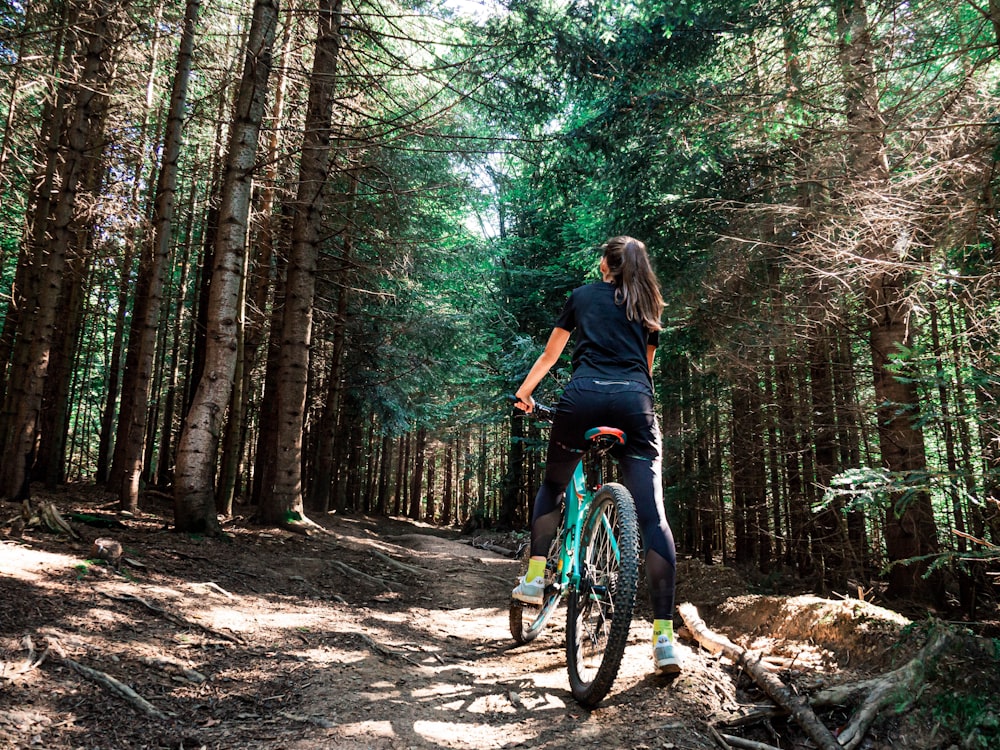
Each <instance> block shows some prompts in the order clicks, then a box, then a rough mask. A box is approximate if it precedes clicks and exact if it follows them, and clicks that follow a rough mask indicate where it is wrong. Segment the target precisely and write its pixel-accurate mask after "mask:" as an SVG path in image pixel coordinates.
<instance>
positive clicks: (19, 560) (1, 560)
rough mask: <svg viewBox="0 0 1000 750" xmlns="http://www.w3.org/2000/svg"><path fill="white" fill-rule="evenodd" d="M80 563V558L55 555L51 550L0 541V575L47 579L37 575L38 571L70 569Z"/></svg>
mask: <svg viewBox="0 0 1000 750" xmlns="http://www.w3.org/2000/svg"><path fill="white" fill-rule="evenodd" d="M79 564H80V558H78V557H70V556H69V555H56V554H52V553H51V552H42V551H40V550H35V549H31V548H29V547H25V546H23V545H21V544H17V543H16V542H8V541H0V575H4V576H10V577H12V578H21V579H23V580H26V581H39V580H48V578H49V576H44V577H43V576H39V575H38V571H40V570H42V569H45V570H47V571H49V572H51V571H52V569H53V568H67V569H71V568H73V567H75V566H76V565H79Z"/></svg>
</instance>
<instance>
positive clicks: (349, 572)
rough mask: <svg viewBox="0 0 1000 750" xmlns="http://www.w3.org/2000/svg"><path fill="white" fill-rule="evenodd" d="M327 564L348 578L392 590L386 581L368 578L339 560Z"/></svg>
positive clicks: (329, 561) (372, 577) (368, 576)
mask: <svg viewBox="0 0 1000 750" xmlns="http://www.w3.org/2000/svg"><path fill="white" fill-rule="evenodd" d="M327 562H328V563H329V564H330V565H332V566H333V567H335V568H336V569H337V570H339V571H340V572H341V573H343V574H344V575H346V576H348V577H351V578H356V579H358V580H362V581H368V582H369V583H370V584H372V585H373V586H377V587H379V588H382V589H391V588H392V587H391V586H390V585H389V584H388V583H387V582H386V581H384V580H382V579H381V578H376V577H375V576H370V575H368V574H367V573H363V572H362V571H360V570H358V569H357V568H352V567H351V566H350V565H348V564H347V563H343V562H341V561H340V560H328V561H327Z"/></svg>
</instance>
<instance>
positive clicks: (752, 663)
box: [677, 603, 843, 750]
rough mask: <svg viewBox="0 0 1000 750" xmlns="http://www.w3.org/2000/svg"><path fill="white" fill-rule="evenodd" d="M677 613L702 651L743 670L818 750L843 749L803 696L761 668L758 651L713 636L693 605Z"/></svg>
mask: <svg viewBox="0 0 1000 750" xmlns="http://www.w3.org/2000/svg"><path fill="white" fill-rule="evenodd" d="M677 611H678V612H679V613H680V615H681V617H683V618H684V623H685V624H686V625H687V626H688V629H689V630H690V631H691V633H692V635H693V636H694V639H695V640H696V641H697V642H698V643H699V645H701V646H702V648H704V649H706V650H707V651H709V652H711V653H713V654H718V653H720V652H721V653H723V654H725V655H726V656H727V657H728V658H729V659H731V660H732V661H733V662H735V663H736V664H737V665H738V666H740V667H742V668H743V669H744V670H746V672H747V674H749V675H750V676H751V677H752V678H753V680H754V682H756V683H757V684H758V685H759V686H760V687H761V689H762V690H763V691H764V692H765V693H767V696H768V697H769V698H770V699H771V700H773V701H774V702H775V703H776V704H778V705H779V706H781V708H783V709H785V710H786V711H788V713H789V714H791V716H792V718H793V719H795V721H796V723H797V724H798V725H799V726H800V727H801V728H802V731H804V732H805V733H806V735H807V736H808V737H809V739H811V740H812V741H813V742H814V743H816V746H817V747H819V748H820V750H843V748H842V747H841V745H840V743H839V742H837V738H836V737H834V736H833V733H832V732H831V731H830V730H829V729H827V727H826V725H825V724H823V722H821V721H820V720H819V717H818V716H816V714H815V713H814V712H813V710H812V708H811V707H810V706H809V702H808V701H807V700H806V699H805V697H803V696H801V695H796V694H795V693H794V692H792V690H791V689H790V688H789V687H788V686H787V685H785V683H783V682H782V681H781V680H780V679H778V678H777V677H776V676H775V675H774V674H772V673H771V672H769V671H768V670H767V669H766V668H765V667H764V665H763V656H762V655H761V654H760V653H759V652H756V651H750V650H747V649H745V648H743V647H742V646H737V645H736V644H735V643H733V642H732V641H730V640H729V639H728V638H726V637H725V636H724V635H720V634H718V633H713V632H712V631H711V630H709V629H708V626H707V625H706V624H705V622H704V621H703V620H702V619H701V617H700V616H699V615H698V609H697V608H696V607H695V606H694V605H693V604H687V603H685V604H681V605H680V606H679V607H678V608H677Z"/></svg>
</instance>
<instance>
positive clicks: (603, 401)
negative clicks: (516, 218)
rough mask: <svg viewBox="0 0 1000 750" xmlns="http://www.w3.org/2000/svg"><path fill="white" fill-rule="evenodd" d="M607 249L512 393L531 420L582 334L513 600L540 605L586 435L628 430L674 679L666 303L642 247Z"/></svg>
mask: <svg viewBox="0 0 1000 750" xmlns="http://www.w3.org/2000/svg"><path fill="white" fill-rule="evenodd" d="M603 250H604V256H603V257H602V258H601V266H600V269H601V276H602V281H598V282H595V283H593V284H587V285H586V286H582V287H579V288H578V289H575V290H573V292H572V294H570V297H569V299H568V300H567V301H566V304H565V306H564V307H563V311H562V313H561V314H560V316H559V319H558V320H557V321H556V325H555V328H554V329H553V330H552V334H551V335H550V336H549V341H548V343H547V344H546V346H545V351H543V352H542V354H541V356H539V357H538V360H537V361H536V362H535V364H534V365H533V366H532V368H531V370H530V371H529V372H528V375H527V377H526V378H525V379H524V382H523V383H522V384H521V387H520V388H518V389H517V392H516V394H515V395H516V396H517V399H518V403H517V406H518V408H519V409H522V410H523V411H525V412H529V413H530V412H531V411H532V410H533V409H534V406H535V401H534V399H533V398H532V396H531V394H532V393H533V392H534V390H535V388H536V386H537V385H538V383H539V382H540V381H541V380H542V378H544V377H545V375H546V374H547V373H548V371H549V370H550V369H551V368H552V366H553V365H554V364H555V363H556V362H557V361H558V359H559V356H560V355H561V354H562V351H563V349H564V348H565V346H566V343H567V342H568V341H569V337H570V334H571V333H573V331H576V348H575V349H574V350H573V377H572V378H571V380H570V382H569V384H568V385H567V386H566V389H565V391H564V392H563V395H562V398H561V399H560V401H559V405H558V406H557V407H556V415H555V420H554V422H553V424H552V432H551V435H550V436H549V447H548V453H547V457H546V463H545V479H544V481H543V482H542V486H541V487H540V488H539V490H538V495H537V496H536V497H535V507H534V512H533V514H532V519H531V559H530V560H529V562H528V571H527V573H525V575H524V577H523V578H521V579H520V582H519V583H518V585H517V586H516V587H515V588H514V591H513V592H512V593H511V595H512V597H513V598H514V599H517V600H519V601H522V602H526V603H528V604H535V605H538V604H541V602H542V593H543V590H544V588H545V580H544V576H545V558H546V554H547V553H548V549H549V545H550V544H551V542H552V538H553V536H554V535H555V532H556V529H557V527H558V525H559V519H560V516H561V513H562V510H561V505H562V502H563V498H564V497H565V492H566V487H567V486H568V485H569V481H570V478H571V477H572V475H573V471H574V469H575V468H576V465H577V463H578V462H579V460H580V456H581V454H582V453H583V451H584V450H585V449H586V447H587V446H586V439H585V438H584V432H585V431H586V430H588V429H589V428H591V427H595V426H597V425H604V426H609V427H617V428H619V429H621V430H624V431H625V434H626V437H627V439H626V443H625V445H624V446H620V447H619V448H616V449H615V451H616V453H615V457H616V458H617V459H618V462H619V465H620V466H621V469H622V476H623V479H624V481H625V485H626V486H627V487H628V489H629V491H630V492H631V493H632V497H633V498H634V499H635V506H636V511H637V513H638V516H639V527H640V530H641V531H642V539H643V547H644V549H645V555H646V572H647V576H648V580H649V591H650V598H651V600H652V605H653V618H654V619H653V660H654V662H655V664H656V668H657V669H658V670H660V671H662V672H667V673H676V672H679V671H680V668H681V666H680V659H679V658H678V656H677V654H676V652H675V649H674V633H673V614H674V582H675V577H676V568H677V555H676V551H675V549H674V538H673V534H672V533H671V531H670V526H669V525H668V524H667V518H666V514H665V513H664V512H663V490H662V487H661V485H660V462H661V456H660V431H659V427H658V426H657V423H656V417H655V415H654V412H653V385H652V370H653V355H654V354H655V352H656V345H657V343H658V340H659V332H660V330H661V328H662V326H661V325H660V314H661V313H662V311H663V297H662V296H661V295H660V288H659V283H658V282H657V279H656V275H655V274H654V273H653V269H652V266H651V265H650V262H649V256H648V255H647V253H646V246H645V245H644V244H643V243H642V242H640V241H639V240H636V239H633V238H632V237H613V238H611V239H610V240H608V241H607V242H606V243H605V244H604V246H603Z"/></svg>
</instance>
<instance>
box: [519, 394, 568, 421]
mask: <svg viewBox="0 0 1000 750" xmlns="http://www.w3.org/2000/svg"><path fill="white" fill-rule="evenodd" d="M507 400H508V401H510V402H511V403H512V404H517V403H524V402H523V401H521V399H519V398H518V397H517V396H515V395H514V394H513V393H512V394H510V395H509V396H507ZM531 414H532V416H535V417H538V418H539V419H544V420H546V421H548V422H551V421H552V419H553V418H554V417H555V415H556V410H555V409H553V408H552V407H551V406H546V405H545V404H540V403H538V402H537V401H536V402H535V408H534V409H533V410H532V412H531Z"/></svg>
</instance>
